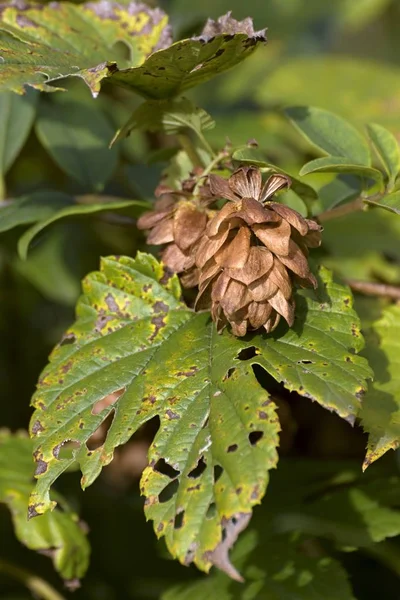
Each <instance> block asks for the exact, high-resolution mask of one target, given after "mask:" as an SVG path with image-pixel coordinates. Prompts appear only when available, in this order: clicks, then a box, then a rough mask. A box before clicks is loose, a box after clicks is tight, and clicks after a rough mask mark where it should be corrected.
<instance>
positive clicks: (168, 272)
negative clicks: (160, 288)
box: [160, 265, 174, 285]
mask: <svg viewBox="0 0 400 600" xmlns="http://www.w3.org/2000/svg"><path fill="white" fill-rule="evenodd" d="M163 272H164V274H163V276H162V277H161V279H160V283H161V284H162V285H167V283H168V281H169V280H170V279H171V277H173V275H174V272H173V271H172V269H169V268H168V267H167V266H165V265H163Z"/></svg>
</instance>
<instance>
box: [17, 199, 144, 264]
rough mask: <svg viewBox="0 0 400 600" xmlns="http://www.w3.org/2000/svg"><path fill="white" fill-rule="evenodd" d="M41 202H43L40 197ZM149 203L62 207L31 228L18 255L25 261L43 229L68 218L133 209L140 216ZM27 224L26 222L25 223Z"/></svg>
mask: <svg viewBox="0 0 400 600" xmlns="http://www.w3.org/2000/svg"><path fill="white" fill-rule="evenodd" d="M38 199H39V201H40V200H41V199H40V198H39V196H38ZM148 207H149V205H148V203H147V202H141V201H140V200H123V199H121V200H113V201H111V202H110V201H107V200H105V202H96V203H93V204H76V203H75V204H72V205H69V206H64V207H62V205H61V206H60V205H59V206H58V207H56V209H55V210H53V211H52V212H49V216H47V217H45V218H42V220H40V221H39V220H38V221H37V222H36V224H35V225H33V227H30V228H29V229H28V230H27V231H26V232H25V233H24V234H23V235H22V236H21V237H20V238H19V240H18V253H19V256H20V257H21V258H22V259H25V258H26V257H27V255H28V250H29V245H30V243H31V242H32V240H33V238H34V237H35V236H36V235H37V234H38V233H40V231H42V230H43V229H45V228H46V227H48V226H49V225H51V224H52V223H55V222H56V221H60V220H61V219H65V218H67V217H78V216H84V215H92V214H95V213H99V212H107V211H108V212H112V211H114V210H121V209H128V208H129V209H131V210H132V212H133V214H140V213H141V212H142V211H143V210H145V209H146V208H148ZM25 222H26V221H25Z"/></svg>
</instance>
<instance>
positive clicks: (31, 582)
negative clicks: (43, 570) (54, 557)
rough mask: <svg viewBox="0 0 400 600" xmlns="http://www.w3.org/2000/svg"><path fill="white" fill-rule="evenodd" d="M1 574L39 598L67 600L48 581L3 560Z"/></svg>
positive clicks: (0, 562)
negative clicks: (19, 583)
mask: <svg viewBox="0 0 400 600" xmlns="http://www.w3.org/2000/svg"><path fill="white" fill-rule="evenodd" d="M0 573H5V574H6V575H9V576H10V577H12V578H13V579H16V580H17V581H20V582H21V583H22V584H23V585H24V586H25V587H27V588H28V589H29V590H30V591H31V592H32V594H33V595H35V596H36V597H38V598H42V599H43V600H65V597H64V596H61V595H60V594H59V593H58V592H57V590H55V589H54V588H53V587H52V586H51V585H50V584H49V583H47V581H45V580H44V579H41V577H38V576H37V575H35V574H34V573H31V572H30V571H27V570H26V569H22V568H21V567H18V566H17V565H14V564H12V563H9V562H8V561H6V560H3V559H0Z"/></svg>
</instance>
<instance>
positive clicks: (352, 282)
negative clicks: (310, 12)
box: [345, 279, 400, 300]
mask: <svg viewBox="0 0 400 600" xmlns="http://www.w3.org/2000/svg"><path fill="white" fill-rule="evenodd" d="M345 281H346V283H347V285H349V286H350V287H351V289H352V290H354V291H355V292H360V293H361V294H366V295H367V296H383V297H386V298H393V299H394V300H400V287H397V286H396V285H387V284H386V283H375V282H374V281H360V280H359V279H346V280H345Z"/></svg>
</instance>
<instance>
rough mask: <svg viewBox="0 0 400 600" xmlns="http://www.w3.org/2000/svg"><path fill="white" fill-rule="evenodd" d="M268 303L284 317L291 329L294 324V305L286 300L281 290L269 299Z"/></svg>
mask: <svg viewBox="0 0 400 600" xmlns="http://www.w3.org/2000/svg"><path fill="white" fill-rule="evenodd" d="M268 302H269V303H270V305H271V306H272V308H274V309H275V310H276V312H277V313H279V314H280V315H282V317H283V318H284V319H285V320H286V322H287V324H288V325H289V327H291V326H292V325H293V323H294V304H293V303H291V302H288V301H287V300H286V298H285V296H284V295H283V293H282V291H281V290H280V289H278V290H277V291H276V292H275V294H274V295H273V296H271V298H268Z"/></svg>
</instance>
